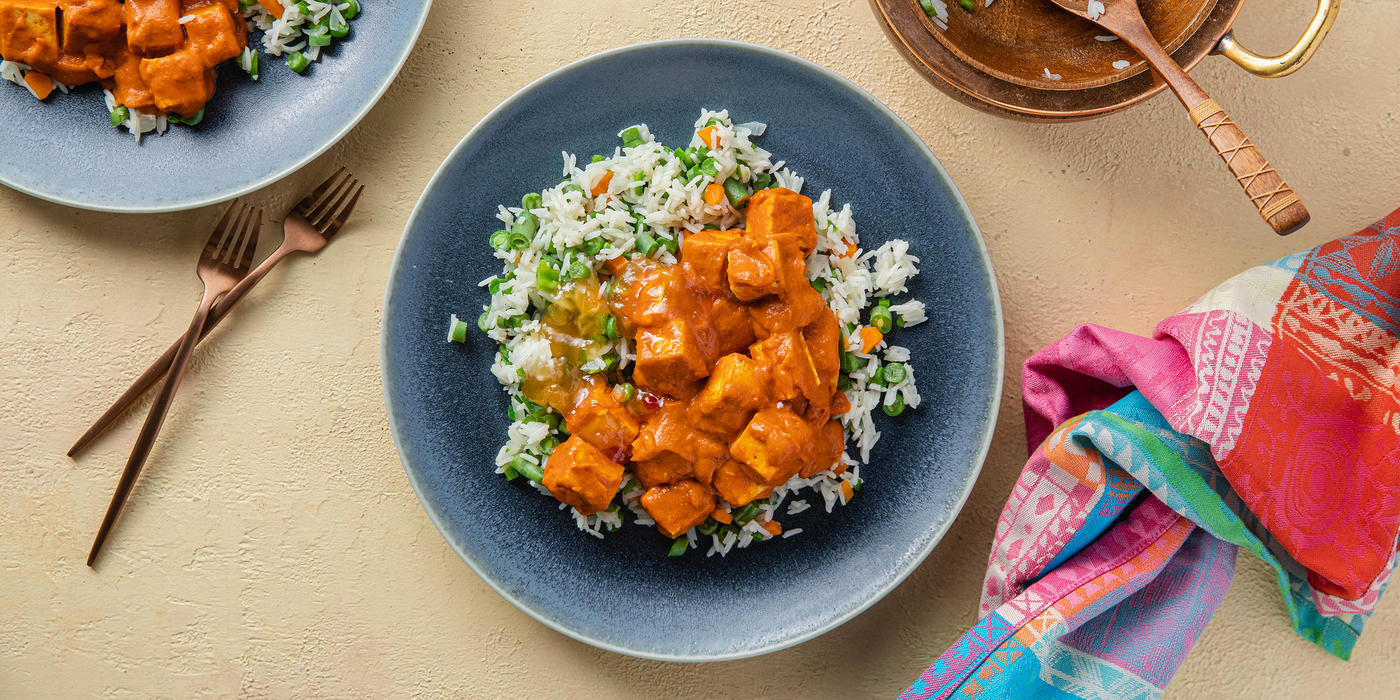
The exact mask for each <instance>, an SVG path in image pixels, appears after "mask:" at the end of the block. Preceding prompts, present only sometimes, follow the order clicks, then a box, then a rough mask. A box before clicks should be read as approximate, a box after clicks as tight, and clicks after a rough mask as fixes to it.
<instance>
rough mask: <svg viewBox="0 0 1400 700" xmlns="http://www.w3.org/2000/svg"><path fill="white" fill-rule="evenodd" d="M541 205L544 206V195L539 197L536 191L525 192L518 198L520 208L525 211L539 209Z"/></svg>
mask: <svg viewBox="0 0 1400 700" xmlns="http://www.w3.org/2000/svg"><path fill="white" fill-rule="evenodd" d="M542 207H544V197H541V196H540V195H539V194H538V193H536V192H531V193H530V194H527V195H525V196H524V197H521V198H520V208H522V209H524V210H525V211H530V210H531V209H540V208H542Z"/></svg>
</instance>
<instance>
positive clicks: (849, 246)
mask: <svg viewBox="0 0 1400 700" xmlns="http://www.w3.org/2000/svg"><path fill="white" fill-rule="evenodd" d="M841 242H842V243H845V244H846V250H845V251H844V252H842V253H840V256H841V257H843V258H853V257H855V255H856V244H854V243H846V241H844V240H843V241H841Z"/></svg>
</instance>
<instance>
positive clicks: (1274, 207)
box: [1053, 0, 1309, 236]
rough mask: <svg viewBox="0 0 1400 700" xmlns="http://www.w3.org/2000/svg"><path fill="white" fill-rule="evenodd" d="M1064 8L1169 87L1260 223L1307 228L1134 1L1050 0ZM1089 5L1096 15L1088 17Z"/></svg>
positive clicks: (1275, 179)
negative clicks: (1129, 51)
mask: <svg viewBox="0 0 1400 700" xmlns="http://www.w3.org/2000/svg"><path fill="white" fill-rule="evenodd" d="M1053 2H1054V3H1055V4H1056V5H1059V6H1060V7H1063V8H1064V9H1066V10H1069V11H1070V12H1073V13H1074V14H1076V15H1079V16H1081V17H1083V18H1085V19H1087V20H1089V21H1091V22H1094V23H1096V24H1098V25H1099V26H1101V27H1104V28H1105V29H1107V30H1109V31H1111V32H1113V33H1114V34H1116V35H1118V37H1119V38H1121V39H1122V40H1123V42H1124V43H1125V44H1127V45H1128V46H1131V47H1132V48H1133V50H1135V51H1137V52H1138V53H1139V54H1142V57H1143V58H1145V59H1147V62H1148V63H1149V64H1151V65H1152V69H1153V70H1154V71H1156V72H1157V74H1158V75H1160V76H1161V77H1162V79H1163V80H1165V81H1166V82H1167V84H1168V85H1170V86H1171V89H1172V91H1174V92H1175V93H1176V96H1177V97H1179V98H1181V102H1182V104H1184V105H1186V108H1187V109H1188V110H1189V111H1190V113H1191V120H1192V121H1193V122H1195V124H1196V127H1197V128H1199V129H1200V130H1201V131H1202V132H1204V133H1205V135H1206V137H1207V138H1209V139H1210V142H1211V145H1213V146H1215V151H1216V152H1217V153H1219V154H1220V157H1221V158H1223V159H1224V160H1225V164H1226V165H1228V166H1229V167H1230V171H1231V172H1233V173H1234V174H1235V180H1236V181H1237V182H1239V183H1240V186H1241V187H1243V188H1244V191H1245V194H1247V195H1249V199H1250V201H1251V202H1253V203H1254V206H1255V207H1256V208H1258V210H1259V216H1261V217H1263V218H1264V220H1265V221H1267V222H1268V223H1269V226H1271V227H1273V229H1274V231H1275V232H1276V233H1278V234H1279V235H1280V236H1286V235H1288V234H1290V233H1293V232H1294V231H1297V230H1298V229H1300V228H1302V227H1303V225H1304V224H1306V223H1308V218H1309V217H1308V210H1307V208H1306V207H1304V206H1303V203H1302V202H1301V201H1300V200H1299V199H1298V195H1297V194H1296V193H1295V192H1294V191H1293V188H1291V187H1289V186H1288V183H1286V182H1284V181H1283V176H1282V175H1279V173H1278V171H1277V170H1275V169H1274V167H1273V166H1271V165H1269V161H1267V160H1265V158H1264V156H1263V154H1261V153H1259V149H1258V148H1257V147H1255V145H1254V144H1253V143H1250V141H1249V139H1248V138H1247V137H1246V136H1245V135H1244V132H1242V131H1240V128H1239V126H1238V125H1236V124H1235V122H1234V120H1232V119H1230V117H1229V116H1228V115H1226V114H1225V110H1224V109H1222V108H1221V107H1220V105H1219V104H1217V103H1216V101H1215V100H1213V99H1211V98H1210V95H1207V94H1206V91H1205V90H1202V89H1201V86H1199V85H1197V84H1196V81H1194V80H1192V79H1191V78H1190V77H1189V76H1187V75H1186V71H1184V70H1182V69H1181V67H1180V66H1178V65H1176V63H1175V62H1173V61H1172V59H1171V56H1169V55H1167V52H1166V51H1164V50H1163V49H1162V47H1161V45H1159V44H1158V43H1157V40H1156V39H1154V38H1153V37H1152V33H1151V32H1149V31H1148V30H1147V25H1146V24H1144V23H1143V21H1142V14H1141V13H1140V12H1138V6H1137V2H1136V0H1103V2H1098V0H1053ZM1090 4H1093V5H1095V6H1096V7H1095V8H1094V9H1095V11H1094V12H1093V13H1090V11H1089V6H1090Z"/></svg>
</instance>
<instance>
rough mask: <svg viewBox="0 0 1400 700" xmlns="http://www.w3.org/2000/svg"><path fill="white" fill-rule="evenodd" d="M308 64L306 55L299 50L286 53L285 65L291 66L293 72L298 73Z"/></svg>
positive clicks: (309, 62)
mask: <svg viewBox="0 0 1400 700" xmlns="http://www.w3.org/2000/svg"><path fill="white" fill-rule="evenodd" d="M310 64H311V61H308V60H306V56H303V55H302V53H301V52H300V51H293V52H291V53H289V54H287V67H288V68H291V69H292V72H294V73H300V72H302V71H304V70H306V67H307V66H308V65H310Z"/></svg>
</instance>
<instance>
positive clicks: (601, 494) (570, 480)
mask: <svg viewBox="0 0 1400 700" xmlns="http://www.w3.org/2000/svg"><path fill="white" fill-rule="evenodd" d="M543 485H544V487H545V488H547V489H549V492H550V493H552V494H554V497H555V498H557V499H559V502H561V503H567V504H569V505H571V506H573V507H574V508H575V509H577V510H578V512H580V513H583V514H584V515H592V514H594V513H597V512H598V511H600V510H606V509H607V508H608V504H609V503H611V502H612V499H613V496H616V495H617V490H618V488H620V487H621V486H622V465H621V464H618V463H617V462H614V461H612V460H611V459H608V458H607V456H605V455H604V454H603V453H602V452H599V451H598V448H596V447H594V446H592V445H590V444H588V443H586V442H584V441H583V440H582V439H580V438H579V437H578V436H574V437H570V438H569V439H568V440H565V441H564V444H562V445H560V446H558V447H556V448H554V453H553V454H551V455H550V456H549V460H548V461H546V462H545V465H544V484H543Z"/></svg>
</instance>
